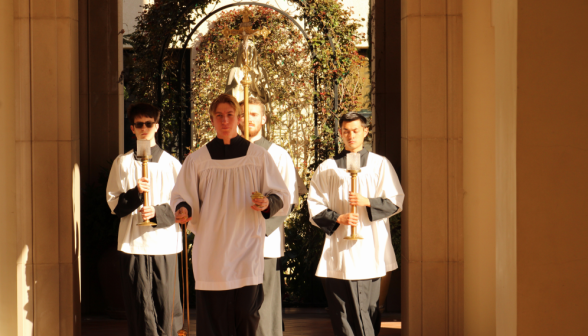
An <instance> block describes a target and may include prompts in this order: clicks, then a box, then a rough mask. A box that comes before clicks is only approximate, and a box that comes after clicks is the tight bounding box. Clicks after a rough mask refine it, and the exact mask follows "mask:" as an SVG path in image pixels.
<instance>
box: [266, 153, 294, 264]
mask: <svg viewBox="0 0 588 336" xmlns="http://www.w3.org/2000/svg"><path fill="white" fill-rule="evenodd" d="M267 152H268V153H269V154H270V155H271V157H272V159H273V160H274V162H275V163H276V166H277V167H278V170H279V171H280V175H282V178H283V179H284V183H286V186H287V187H288V191H289V192H290V203H291V204H292V205H294V206H298V184H297V179H296V176H297V175H298V173H297V172H296V168H294V162H292V158H291V157H290V155H289V154H288V152H286V150H285V149H284V148H282V147H280V146H278V145H276V144H272V145H271V146H270V147H269V148H268V150H267ZM289 209H290V207H284V208H282V211H280V212H278V213H276V216H287V215H288V214H289ZM284 245H285V241H284V223H282V224H281V225H280V226H279V227H278V229H276V230H275V231H274V232H272V233H271V234H270V235H269V236H267V237H265V245H264V248H263V256H264V257H265V258H280V257H283V256H284Z"/></svg>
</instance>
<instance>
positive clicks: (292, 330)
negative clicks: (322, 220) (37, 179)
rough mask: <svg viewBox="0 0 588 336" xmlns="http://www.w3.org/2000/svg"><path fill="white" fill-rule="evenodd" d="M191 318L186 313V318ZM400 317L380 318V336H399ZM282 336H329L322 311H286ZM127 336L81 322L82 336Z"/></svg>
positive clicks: (117, 324)
mask: <svg viewBox="0 0 588 336" xmlns="http://www.w3.org/2000/svg"><path fill="white" fill-rule="evenodd" d="M192 316H195V314H194V313H193V312H192V311H190V317H192ZM399 320H400V316H399V315H394V314H384V315H383V316H382V330H381V331H380V336H400V322H399ZM284 323H285V325H286V331H285V332H284V336H331V335H333V330H332V329H331V321H330V320H329V315H328V314H327V311H326V310H325V309H318V308H288V309H286V314H285V316H284ZM190 325H191V330H190V335H196V332H195V330H196V321H195V320H194V319H191V323H190ZM103 335H107V336H127V322H126V321H121V320H112V319H109V318H106V317H85V318H84V319H82V336H103Z"/></svg>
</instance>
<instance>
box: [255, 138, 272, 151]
mask: <svg viewBox="0 0 588 336" xmlns="http://www.w3.org/2000/svg"><path fill="white" fill-rule="evenodd" d="M255 144H256V145H258V146H261V147H262V148H263V149H265V150H268V149H269V148H270V147H271V146H272V143H271V142H270V141H269V140H268V139H266V138H264V137H261V138H259V140H257V141H255Z"/></svg>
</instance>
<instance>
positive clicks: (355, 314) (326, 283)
mask: <svg viewBox="0 0 588 336" xmlns="http://www.w3.org/2000/svg"><path fill="white" fill-rule="evenodd" d="M322 283H323V288H324V290H325V295H326V297H327V302H328V304H329V315H330V317H331V324H332V326H333V331H334V333H335V335H336V336H351V335H353V336H376V335H378V334H379V332H380V321H381V318H380V311H379V310H378V299H379V295H380V278H377V279H368V280H340V279H333V278H323V279H322ZM376 293H377V294H376Z"/></svg>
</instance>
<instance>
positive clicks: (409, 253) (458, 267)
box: [401, 0, 463, 336]
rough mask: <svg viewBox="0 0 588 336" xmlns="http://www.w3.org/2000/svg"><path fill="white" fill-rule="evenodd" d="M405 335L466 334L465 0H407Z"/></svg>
mask: <svg viewBox="0 0 588 336" xmlns="http://www.w3.org/2000/svg"><path fill="white" fill-rule="evenodd" d="M401 18H402V19H401V25H402V28H401V29H402V51H401V61H402V116H401V118H402V125H401V134H402V184H403V188H404V190H405V192H406V195H407V198H406V200H405V207H404V211H403V214H402V265H403V272H402V291H403V299H402V301H403V306H402V320H403V321H402V328H403V330H402V332H403V335H411V336H413V335H427V336H429V335H431V336H445V335H452V336H453V335H463V207H462V203H463V201H462V199H463V187H462V184H463V182H462V179H463V173H462V170H463V162H462V80H463V78H462V45H461V43H462V18H461V0H446V1H430V0H403V1H402V12H401Z"/></svg>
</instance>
